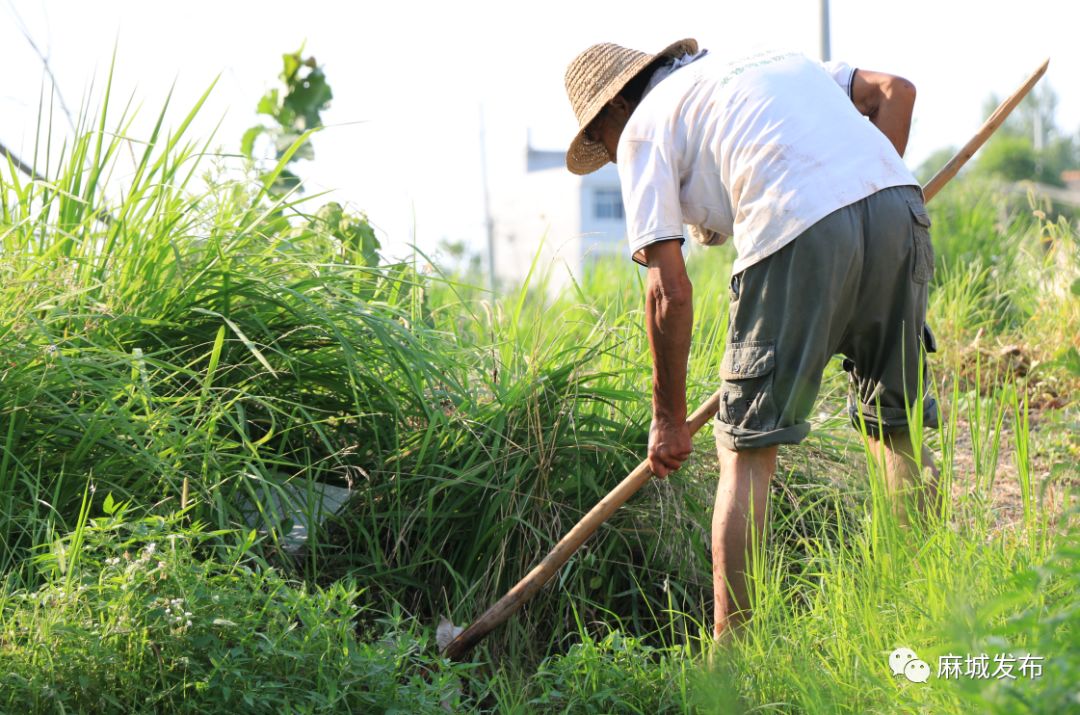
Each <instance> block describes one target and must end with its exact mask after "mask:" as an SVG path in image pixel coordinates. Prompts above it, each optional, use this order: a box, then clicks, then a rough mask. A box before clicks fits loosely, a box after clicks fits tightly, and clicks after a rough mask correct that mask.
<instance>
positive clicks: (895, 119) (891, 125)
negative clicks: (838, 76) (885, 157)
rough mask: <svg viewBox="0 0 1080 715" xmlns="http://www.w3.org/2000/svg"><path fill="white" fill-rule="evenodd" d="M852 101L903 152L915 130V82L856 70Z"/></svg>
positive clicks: (881, 73)
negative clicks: (912, 120)
mask: <svg viewBox="0 0 1080 715" xmlns="http://www.w3.org/2000/svg"><path fill="white" fill-rule="evenodd" d="M851 101H852V102H854V103H855V107H856V108H857V109H858V110H859V112H861V113H862V114H864V115H866V116H867V117H869V118H870V121H871V122H872V123H873V124H874V126H876V127H877V128H878V129H880V130H881V133H882V134H884V135H885V136H886V137H888V138H889V141H891V142H892V145H893V146H894V147H896V153H898V154H899V155H900V156H903V155H904V149H906V148H907V142H908V134H910V133H911V111H912V109H914V107H915V85H913V84H912V83H911V82H908V81H907V80H906V79H904V78H903V77H897V76H896V75H891V74H885V73H884V72H871V71H869V70H861V69H860V70H855V76H854V77H853V78H852V80H851Z"/></svg>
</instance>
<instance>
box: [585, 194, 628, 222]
mask: <svg viewBox="0 0 1080 715" xmlns="http://www.w3.org/2000/svg"><path fill="white" fill-rule="evenodd" d="M624 216H625V213H624V212H623V205H622V192H620V191H619V190H618V189H597V190H596V191H594V192H593V218H596V219H606V220H615V221H622V220H623V217H624Z"/></svg>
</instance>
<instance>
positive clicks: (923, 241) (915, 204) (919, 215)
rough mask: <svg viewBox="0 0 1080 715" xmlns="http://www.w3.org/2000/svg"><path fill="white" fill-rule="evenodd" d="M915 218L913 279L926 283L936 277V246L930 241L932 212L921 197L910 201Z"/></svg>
mask: <svg viewBox="0 0 1080 715" xmlns="http://www.w3.org/2000/svg"><path fill="white" fill-rule="evenodd" d="M908 208H910V209H911V217H912V219H913V221H914V222H913V224H912V232H913V235H914V237H915V263H914V267H913V268H912V275H911V277H912V279H913V280H914V281H915V282H916V283H926V282H927V281H929V280H930V279H931V278H933V277H934V246H933V244H931V243H930V214H928V213H927V212H926V205H925V204H924V203H923V202H922V201H921V200H919V199H912V200H911V201H908Z"/></svg>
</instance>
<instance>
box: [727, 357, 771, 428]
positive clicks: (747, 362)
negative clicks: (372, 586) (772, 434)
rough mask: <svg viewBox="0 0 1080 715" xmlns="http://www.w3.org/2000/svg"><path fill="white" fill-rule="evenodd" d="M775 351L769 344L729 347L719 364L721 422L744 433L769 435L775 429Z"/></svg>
mask: <svg viewBox="0 0 1080 715" xmlns="http://www.w3.org/2000/svg"><path fill="white" fill-rule="evenodd" d="M774 367H775V351H774V349H773V343H772V341H768V342H761V341H751V342H743V343H731V345H729V346H728V349H727V352H726V353H725V354H724V360H723V362H721V364H720V378H721V379H722V380H723V381H724V384H723V388H722V390H721V392H720V416H721V418H722V421H723V422H726V423H727V424H729V425H731V426H733V427H741V428H743V429H748V430H755V431H768V430H771V429H774V428H775V427H776V421H777V417H776V407H775V404H774V400H773V369H774Z"/></svg>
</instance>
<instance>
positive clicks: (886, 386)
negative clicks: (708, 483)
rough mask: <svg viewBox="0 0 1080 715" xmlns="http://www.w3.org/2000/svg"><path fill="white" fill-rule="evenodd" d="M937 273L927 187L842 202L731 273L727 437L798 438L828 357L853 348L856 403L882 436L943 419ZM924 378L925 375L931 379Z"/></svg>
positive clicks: (732, 440) (722, 435)
mask: <svg viewBox="0 0 1080 715" xmlns="http://www.w3.org/2000/svg"><path fill="white" fill-rule="evenodd" d="M933 272H934V254H933V248H932V247H931V244H930V217H929V215H928V214H927V213H926V207H925V205H924V204H923V200H922V193H921V192H920V191H919V189H918V187H915V186H897V187H893V188H889V189H884V190H882V191H879V192H877V193H875V194H872V195H871V196H868V197H866V198H865V199H862V200H861V201H857V202H856V203H854V204H851V205H850V206H845V207H844V208H841V209H838V210H836V211H834V212H833V213H831V214H829V215H828V216H826V217H825V218H823V219H821V220H820V221H818V222H817V223H816V224H814V225H813V226H811V227H810V228H809V229H807V230H806V231H804V232H803V233H802V234H800V235H799V237H798V238H796V239H795V240H794V241H792V242H790V243H788V244H787V245H786V246H784V247H783V248H781V249H780V250H779V251H777V252H776V253H774V254H772V255H770V256H768V257H767V258H765V259H763V260H761V261H759V262H758V263H755V264H754V265H752V266H750V267H749V268H747V269H746V270H744V271H742V272H741V273H738V274H736V275H734V276H732V278H731V306H730V322H729V327H728V336H727V350H726V352H725V354H724V359H723V361H722V363H721V367H720V377H721V379H722V380H723V384H722V390H721V397H720V409H719V412H718V413H717V416H716V425H715V431H716V440H717V444H719V445H720V446H722V447H726V448H728V449H733V450H741V449H755V448H758V447H768V446H772V445H776V444H796V443H798V442H800V441H802V440H803V439H804V438H805V437H806V435H807V434H809V432H810V424H809V423H808V422H807V417H808V416H809V414H810V410H811V409H812V408H813V405H814V400H815V398H816V397H817V394H818V390H819V388H820V387H821V376H822V373H823V372H824V370H825V365H826V364H827V363H828V361H829V360H830V359H831V358H832V356H833V355H836V354H842V355H844V356H845V358H846V360H845V361H844V367H845V369H846V370H847V371H848V372H849V374H850V382H851V389H850V392H849V397H848V406H849V413H850V415H851V419H852V422H853V423H854V424H856V425H858V424H860V423H865V425H866V428H867V430H868V431H869V432H870V433H871V434H874V435H880V434H881V433H882V432H884V433H888V432H890V431H894V430H902V429H906V428H907V426H908V415H909V414H911V415H915V414H918V412H912V410H917V411H919V412H921V417H922V424H923V425H925V426H927V427H937V424H938V409H937V403H936V402H935V400H934V398H933V397H932V396H931V395H930V394H929V386H930V384H931V381H930V379H929V376H928V374H927V371H926V369H925V362H924V360H925V353H926V352H933V351H934V345H933V337H932V335H931V334H930V331H929V328H928V327H927V326H926V300H927V290H928V284H929V281H930V279H931V278H932V277H933ZM920 378H921V380H920Z"/></svg>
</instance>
